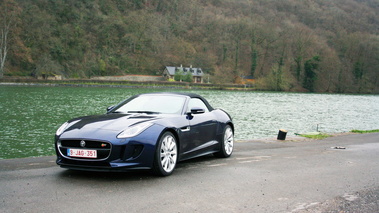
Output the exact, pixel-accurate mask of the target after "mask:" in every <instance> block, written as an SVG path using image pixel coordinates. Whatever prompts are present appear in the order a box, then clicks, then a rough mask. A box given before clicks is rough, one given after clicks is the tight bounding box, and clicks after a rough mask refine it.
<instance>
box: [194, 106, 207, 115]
mask: <svg viewBox="0 0 379 213" xmlns="http://www.w3.org/2000/svg"><path fill="white" fill-rule="evenodd" d="M204 112H205V110H204V109H203V108H200V107H194V108H192V109H191V114H202V113H204Z"/></svg>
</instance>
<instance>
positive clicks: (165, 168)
mask: <svg viewBox="0 0 379 213" xmlns="http://www.w3.org/2000/svg"><path fill="white" fill-rule="evenodd" d="M177 159H178V148H177V142H176V138H175V136H174V135H173V134H172V133H171V132H165V133H164V134H163V135H162V136H161V138H160V139H159V141H158V145H157V150H156V152H155V159H154V166H153V171H154V173H155V174H157V175H160V176H168V175H171V174H172V172H173V171H174V169H175V166H176V162H177Z"/></svg>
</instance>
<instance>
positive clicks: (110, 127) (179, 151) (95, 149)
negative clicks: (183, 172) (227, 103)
mask: <svg viewBox="0 0 379 213" xmlns="http://www.w3.org/2000/svg"><path fill="white" fill-rule="evenodd" d="M233 143H234V125H233V122H232V118H231V117H230V116H229V115H228V113H226V112H225V111H223V110H221V109H213V108H212V107H211V106H210V105H209V103H208V102H207V101H206V100H205V99H204V98H203V97H201V96H199V95H196V94H190V93H188V94H187V93H149V94H141V95H136V96H133V97H131V98H129V99H127V100H125V101H123V102H121V103H120V104H118V105H116V106H114V107H109V108H108V110H107V113H106V114H104V115H93V116H86V117H79V118H75V119H72V120H70V121H68V122H66V123H64V124H63V125H62V126H61V127H60V128H59V129H58V130H57V132H56V135H55V149H56V153H57V164H58V165H60V166H61V167H63V168H69V169H77V170H92V171H126V170H133V169H151V170H152V171H154V173H156V174H158V175H162V176H167V175H170V174H171V173H172V172H173V171H174V169H175V166H176V163H177V162H178V161H182V160H187V159H190V158H195V157H199V156H203V155H208V154H214V155H215V156H218V157H224V158H226V157H229V156H230V155H231V154H232V152H233Z"/></svg>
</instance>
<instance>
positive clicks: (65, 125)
mask: <svg viewBox="0 0 379 213" xmlns="http://www.w3.org/2000/svg"><path fill="white" fill-rule="evenodd" d="M79 121H80V120H77V121H74V122H71V123H69V122H66V123H64V124H62V126H61V127H59V129H58V130H57V132H56V133H55V135H57V136H59V135H61V134H62V133H63V132H64V131H65V130H66V129H67V128H68V127H69V126H72V125H74V124H76V123H78V122H79Z"/></svg>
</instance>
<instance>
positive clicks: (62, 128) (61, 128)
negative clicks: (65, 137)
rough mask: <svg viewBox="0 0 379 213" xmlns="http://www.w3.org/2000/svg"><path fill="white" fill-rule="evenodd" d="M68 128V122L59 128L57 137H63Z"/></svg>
mask: <svg viewBox="0 0 379 213" xmlns="http://www.w3.org/2000/svg"><path fill="white" fill-rule="evenodd" d="M67 126H68V122H66V123H64V124H62V126H61V127H59V129H58V130H57V132H56V133H55V134H56V135H57V136H59V135H61V134H62V133H63V131H64V130H65V129H66V128H67Z"/></svg>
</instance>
